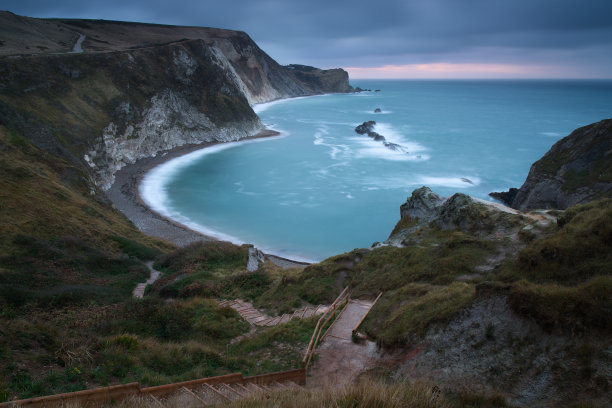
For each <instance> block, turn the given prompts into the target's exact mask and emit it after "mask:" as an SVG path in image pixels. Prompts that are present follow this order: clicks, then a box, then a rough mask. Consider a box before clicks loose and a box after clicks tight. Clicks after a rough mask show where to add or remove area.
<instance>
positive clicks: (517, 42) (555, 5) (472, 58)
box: [0, 0, 612, 79]
mask: <svg viewBox="0 0 612 408" xmlns="http://www.w3.org/2000/svg"><path fill="white" fill-rule="evenodd" d="M0 9H4V10H9V11H11V12H13V13H16V14H21V15H26V16H30V17H66V18H91V19H106V20H123V21H139V22H148V23H159V24H174V25H194V26H205V27H219V28H228V29H234V30H242V31H246V32H247V33H248V34H249V35H250V36H251V38H253V40H255V42H257V44H258V45H259V46H260V47H261V48H262V49H263V50H264V51H266V52H267V53H268V54H269V55H270V56H271V57H272V58H274V59H275V60H276V61H278V62H279V63H281V64H291V63H297V64H304V65H313V66H316V67H320V68H336V67H341V68H344V69H346V70H347V71H348V72H349V74H350V77H351V78H353V79H356V78H612V0H352V1H348V0H173V1H167V0H105V1H93V0H53V1H46V0H38V1H34V0H1V1H0Z"/></svg>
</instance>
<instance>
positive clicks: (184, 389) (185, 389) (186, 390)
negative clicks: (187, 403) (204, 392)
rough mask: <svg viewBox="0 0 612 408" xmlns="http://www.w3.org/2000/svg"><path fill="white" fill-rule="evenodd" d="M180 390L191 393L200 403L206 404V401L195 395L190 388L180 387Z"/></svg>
mask: <svg viewBox="0 0 612 408" xmlns="http://www.w3.org/2000/svg"><path fill="white" fill-rule="evenodd" d="M181 391H184V392H186V393H187V394H189V395H191V396H192V397H193V398H195V399H197V400H198V401H200V402H201V403H202V405H207V404H206V401H204V400H203V399H202V398H200V397H198V396H197V395H195V394H194V393H193V392H191V390H190V389H189V388H187V387H182V388H181Z"/></svg>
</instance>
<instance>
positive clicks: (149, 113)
mask: <svg viewBox="0 0 612 408" xmlns="http://www.w3.org/2000/svg"><path fill="white" fill-rule="evenodd" d="M0 37H1V38H2V39H3V44H2V47H0V125H2V126H5V127H6V128H7V129H9V130H11V131H12V132H15V133H17V134H20V135H22V136H24V137H26V138H27V139H29V140H30V141H32V142H33V143H34V144H36V145H37V146H38V147H40V148H41V149H43V150H45V151H47V152H49V153H52V154H54V155H58V156H60V157H62V158H63V159H64V160H67V161H69V162H71V163H72V164H74V165H76V166H78V167H80V168H81V169H83V170H85V171H86V172H87V173H89V174H91V183H92V188H95V187H98V188H101V189H103V190H106V189H108V187H109V186H110V185H111V184H112V183H113V180H114V174H115V172H116V171H117V170H119V169H121V168H122V167H123V166H125V165H126V164H128V163H133V162H135V161H136V160H138V159H141V158H144V157H151V156H155V155H158V154H161V153H163V152H165V151H167V150H169V149H172V148H175V147H178V146H182V145H186V144H199V143H202V142H214V141H223V142H225V141H233V140H239V139H242V138H244V137H247V136H251V135H254V134H256V133H257V132H259V131H260V130H262V129H263V125H262V124H261V122H260V121H259V118H258V117H257V115H256V114H255V113H254V112H253V110H252V108H251V106H250V105H252V104H254V103H259V102H267V101H271V100H275V99H280V98H289V97H294V96H304V95H312V94H320V93H329V92H348V91H351V90H352V88H351V87H350V86H349V84H348V74H347V73H346V72H345V71H343V70H341V69H332V70H320V69H317V68H313V67H306V66H302V65H290V66H281V65H279V64H278V63H277V62H276V61H274V60H273V59H272V58H270V57H269V56H268V55H267V54H266V53H265V52H263V51H262V50H261V49H260V48H259V47H258V46H257V44H255V43H254V42H253V41H252V40H251V38H250V37H249V36H248V35H247V34H246V33H244V32H240V31H231V30H221V29H216V28H201V27H175V26H162V25H152V24H136V23H124V22H116V21H103V20H95V21H94V20H53V21H51V20H42V19H32V18H27V17H21V16H16V15H14V14H12V13H8V12H0ZM83 38H84V40H83ZM77 41H81V46H82V49H83V53H71V52H70V51H72V50H73V46H74V45H75V44H76V42H77ZM39 44H40V45H39Z"/></svg>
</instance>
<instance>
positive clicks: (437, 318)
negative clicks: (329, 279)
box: [363, 282, 475, 347]
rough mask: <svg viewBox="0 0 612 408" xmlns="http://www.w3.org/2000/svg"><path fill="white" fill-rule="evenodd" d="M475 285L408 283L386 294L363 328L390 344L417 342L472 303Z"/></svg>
mask: <svg viewBox="0 0 612 408" xmlns="http://www.w3.org/2000/svg"><path fill="white" fill-rule="evenodd" d="M474 297H475V288H474V286H473V285H469V284H466V283H459V282H457V283H453V284H451V285H449V286H431V285H428V284H409V285H405V286H404V287H402V288H400V289H397V290H394V291H389V292H386V293H385V294H383V296H382V297H381V298H380V299H379V301H378V303H377V304H376V305H375V306H374V308H372V310H371V311H370V314H369V315H368V317H367V318H366V320H365V322H364V324H363V330H365V332H366V333H367V334H368V335H370V336H371V337H373V338H375V339H376V340H377V341H378V342H379V344H381V345H383V346H387V347H392V346H398V345H399V346H401V345H410V344H414V343H416V342H418V341H419V340H420V339H421V338H422V337H423V336H424V335H425V334H426V332H427V329H428V328H429V327H430V326H431V325H432V324H434V323H444V322H447V321H449V320H450V319H451V318H452V317H454V316H455V315H456V314H457V313H458V312H459V311H460V310H462V309H464V308H465V307H467V306H469V305H470V304H471V302H472V300H473V299H474Z"/></svg>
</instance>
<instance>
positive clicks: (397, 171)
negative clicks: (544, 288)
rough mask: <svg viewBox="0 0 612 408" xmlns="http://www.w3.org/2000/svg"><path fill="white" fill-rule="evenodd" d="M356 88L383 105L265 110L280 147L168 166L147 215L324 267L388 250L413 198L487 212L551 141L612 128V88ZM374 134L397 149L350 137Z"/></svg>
mask: <svg viewBox="0 0 612 408" xmlns="http://www.w3.org/2000/svg"><path fill="white" fill-rule="evenodd" d="M353 82H354V85H358V86H361V87H362V88H364V87H367V88H371V89H380V90H381V91H380V92H363V93H358V94H338V95H324V96H317V97H309V98H296V99H291V100H285V101H278V102H273V103H269V104H262V105H257V107H256V111H257V112H258V114H259V115H260V117H261V119H262V121H263V122H264V123H265V124H267V125H268V126H269V127H270V128H273V129H276V130H278V131H280V132H282V136H281V137H278V138H271V139H260V140H256V141H248V142H238V143H231V144H224V145H217V146H213V147H210V148H207V149H204V150H201V151H198V152H194V153H191V154H190V155H187V156H184V157H181V158H178V159H175V160H172V161H170V162H168V163H165V164H164V165H162V166H160V167H158V168H156V169H154V170H153V171H152V172H150V173H149V174H148V175H147V177H146V178H145V180H144V182H143V185H142V186H141V192H142V194H143V197H144V199H145V201H147V202H148V204H149V205H151V206H152V207H153V208H154V209H155V210H157V211H158V212H160V213H162V214H164V215H167V216H169V217H171V218H174V219H176V220H177V221H179V222H181V223H183V224H186V225H188V226H189V227H191V228H193V229H196V230H199V231H202V232H204V233H207V234H209V235H215V236H217V237H219V238H221V239H226V240H231V241H234V242H237V243H243V242H248V243H252V244H255V245H256V246H257V247H258V248H260V249H262V250H264V251H266V252H271V253H275V254H278V255H280V256H285V257H289V258H294V259H299V260H321V259H323V258H325V257H327V256H331V255H334V254H337V253H342V252H345V251H348V250H351V249H353V248H356V247H369V246H370V245H371V244H372V243H373V242H374V241H383V240H385V239H386V238H387V237H388V235H389V233H390V232H391V230H392V229H393V226H394V225H395V223H396V222H397V221H398V220H399V206H400V204H402V203H403V202H404V201H405V200H406V197H407V196H409V195H410V193H411V192H412V190H413V189H415V188H418V187H420V186H422V185H427V186H430V187H431V188H432V189H433V190H434V191H435V192H437V193H438V194H440V195H451V194H453V193H455V192H463V193H466V194H470V195H473V196H475V197H479V198H481V199H485V200H490V198H489V197H488V196H487V194H488V193H489V192H491V191H501V190H505V189H507V188H509V187H520V185H521V184H522V183H523V181H524V180H525V177H526V175H527V173H528V171H529V167H530V166H531V164H532V163H533V162H534V161H536V160H537V159H539V158H540V157H541V156H542V155H543V154H544V153H545V152H546V151H547V150H548V149H549V148H550V147H551V146H552V144H554V143H555V142H556V141H557V140H559V139H560V138H562V137H563V136H565V135H567V134H569V133H570V132H571V131H572V130H574V129H575V128H577V127H580V126H583V125H587V124H589V123H592V122H596V121H598V120H601V119H604V118H610V117H612V82H610V81H365V80H362V81H353ZM376 108H380V110H381V112H380V113H374V110H375V109H376ZM368 120H374V121H376V122H377V124H376V126H375V128H374V130H375V131H376V132H377V133H379V134H380V135H382V136H384V137H385V140H386V141H387V142H388V143H394V144H397V145H399V146H401V147H402V149H401V150H399V151H398V150H395V151H394V150H391V149H390V148H388V147H385V145H384V144H383V143H382V142H380V141H375V140H373V139H372V138H370V137H368V136H367V135H358V134H357V133H355V131H354V128H355V126H357V125H358V124H361V123H362V122H365V121H368Z"/></svg>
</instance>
